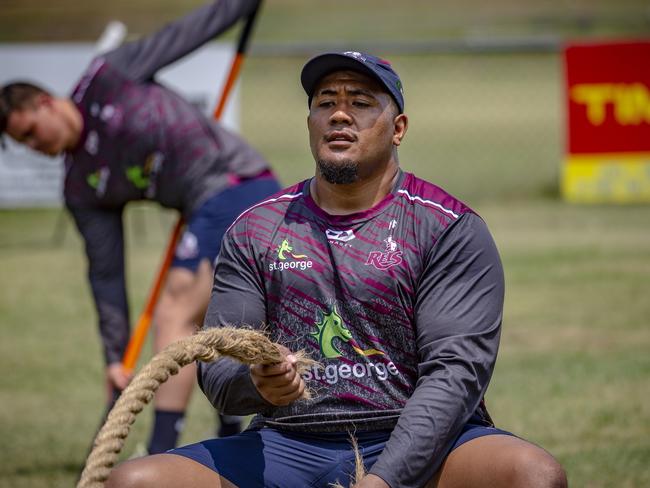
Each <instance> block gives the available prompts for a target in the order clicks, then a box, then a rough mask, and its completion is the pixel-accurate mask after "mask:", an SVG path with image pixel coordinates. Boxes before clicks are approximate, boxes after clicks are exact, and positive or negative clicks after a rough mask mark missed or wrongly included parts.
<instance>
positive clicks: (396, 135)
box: [393, 114, 409, 146]
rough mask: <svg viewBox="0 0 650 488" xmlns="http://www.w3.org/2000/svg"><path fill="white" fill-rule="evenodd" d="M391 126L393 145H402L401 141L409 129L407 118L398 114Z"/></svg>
mask: <svg viewBox="0 0 650 488" xmlns="http://www.w3.org/2000/svg"><path fill="white" fill-rule="evenodd" d="M393 125H394V127H395V130H394V132H393V145H394V146H399V145H400V144H401V143H402V139H403V138H404V136H405V135H406V131H407V130H408V127H409V118H408V117H407V116H406V114H399V115H398V116H397V117H395V119H394V120H393Z"/></svg>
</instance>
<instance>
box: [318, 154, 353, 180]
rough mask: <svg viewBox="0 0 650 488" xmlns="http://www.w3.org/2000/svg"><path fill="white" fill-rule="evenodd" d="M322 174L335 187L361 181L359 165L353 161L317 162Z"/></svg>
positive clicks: (320, 160)
mask: <svg viewBox="0 0 650 488" xmlns="http://www.w3.org/2000/svg"><path fill="white" fill-rule="evenodd" d="M316 164H317V166H318V170H319V171H320V174H321V175H322V176H323V178H325V180H326V181H327V182H328V183H331V184H333V185H349V184H350V183H354V182H355V181H357V180H358V179H359V164H358V163H357V162H356V161H353V160H351V159H345V160H343V161H338V162H334V161H327V160H325V159H319V160H318V161H316Z"/></svg>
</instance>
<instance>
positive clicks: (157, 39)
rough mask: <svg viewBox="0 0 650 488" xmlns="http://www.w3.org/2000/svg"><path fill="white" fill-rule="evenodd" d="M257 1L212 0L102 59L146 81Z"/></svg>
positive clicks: (216, 32)
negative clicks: (212, 0)
mask: <svg viewBox="0 0 650 488" xmlns="http://www.w3.org/2000/svg"><path fill="white" fill-rule="evenodd" d="M258 3H259V0H216V1H214V2H212V3H211V4H208V5H205V6H203V7H201V8H199V9H196V10H194V11H193V12H191V13H189V14H188V15H186V16H185V17H182V18H181V19H179V20H177V21H175V22H172V23H170V24H168V25H166V26H165V27H164V28H162V29H161V30H159V31H158V32H155V33H154V34H152V35H150V36H147V37H144V38H142V39H139V40H136V41H132V42H129V43H126V44H124V45H122V46H120V47H118V48H117V49H114V50H113V51H111V52H109V53H107V54H106V55H105V56H104V57H105V59H106V61H107V62H108V63H109V64H111V65H113V66H114V67H116V68H118V69H119V70H120V71H122V72H123V73H124V74H125V75H126V76H128V77H129V78H130V79H132V80H134V81H149V80H151V79H153V76H154V74H155V73H156V71H158V70H159V69H161V68H163V67H164V66H167V65H168V64H170V63H172V62H174V61H176V60H177V59H179V58H181V57H183V56H185V55H186V54H189V53H190V52H192V51H194V50H195V49H197V48H199V47H200V46H202V45H203V44H205V43H206V42H208V41H210V40H211V39H213V38H214V37H215V36H217V35H219V34H221V33H222V32H224V31H226V30H227V29H229V28H230V27H231V26H232V25H234V24H235V23H236V22H237V21H238V20H239V19H240V18H243V17H246V16H248V15H250V14H251V13H252V12H253V11H254V9H255V7H256V6H257V4H258Z"/></svg>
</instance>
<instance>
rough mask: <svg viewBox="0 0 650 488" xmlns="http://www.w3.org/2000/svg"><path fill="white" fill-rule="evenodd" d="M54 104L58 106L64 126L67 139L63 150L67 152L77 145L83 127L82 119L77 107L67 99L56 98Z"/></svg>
mask: <svg viewBox="0 0 650 488" xmlns="http://www.w3.org/2000/svg"><path fill="white" fill-rule="evenodd" d="M55 103H56V104H57V105H58V110H59V111H60V113H61V114H62V115H63V120H64V121H65V124H66V129H67V133H68V137H67V140H66V145H65V150H66V151H69V150H71V149H74V148H75V147H76V146H77V144H78V143H79V138H80V137H81V133H82V131H83V127H84V123H83V117H82V116H81V112H79V109H78V108H77V106H76V105H75V104H74V103H73V102H72V100H70V99H69V98H57V99H56V101H55Z"/></svg>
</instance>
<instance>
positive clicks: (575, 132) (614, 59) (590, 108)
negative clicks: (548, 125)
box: [564, 41, 650, 154]
mask: <svg viewBox="0 0 650 488" xmlns="http://www.w3.org/2000/svg"><path fill="white" fill-rule="evenodd" d="M564 59H565V73H566V92H565V93H566V95H565V96H566V102H565V103H566V106H567V109H568V124H567V125H568V137H567V142H568V144H567V146H568V147H567V152H568V153H569V154H585V153H587V154H589V153H591V154H594V153H626V152H635V153H642V152H650V41H640V42H617V43H608V44H574V45H570V46H568V47H567V48H566V49H565V58H564Z"/></svg>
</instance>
